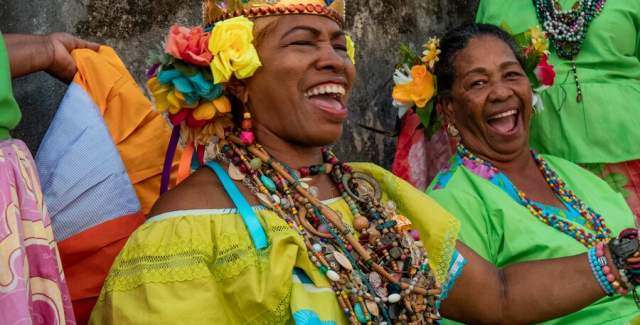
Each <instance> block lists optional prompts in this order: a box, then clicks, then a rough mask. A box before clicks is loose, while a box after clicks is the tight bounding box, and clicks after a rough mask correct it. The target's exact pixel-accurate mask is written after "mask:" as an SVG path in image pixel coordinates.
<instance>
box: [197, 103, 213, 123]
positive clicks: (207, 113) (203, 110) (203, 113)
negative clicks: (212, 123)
mask: <svg viewBox="0 0 640 325" xmlns="http://www.w3.org/2000/svg"><path fill="white" fill-rule="evenodd" d="M214 116H216V108H215V107H214V106H213V103H212V102H203V103H201V104H200V105H199V106H198V107H196V108H195V109H194V110H193V118H194V119H196V120H198V121H208V120H210V119H212V118H213V117H214Z"/></svg>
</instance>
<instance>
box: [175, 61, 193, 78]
mask: <svg viewBox="0 0 640 325" xmlns="http://www.w3.org/2000/svg"><path fill="white" fill-rule="evenodd" d="M173 66H174V67H175V68H176V70H178V71H179V72H180V73H182V74H183V75H185V76H193V75H195V74H196V73H197V72H198V68H197V67H195V66H193V65H191V64H187V63H184V62H181V61H176V62H175V63H174V64H173Z"/></svg>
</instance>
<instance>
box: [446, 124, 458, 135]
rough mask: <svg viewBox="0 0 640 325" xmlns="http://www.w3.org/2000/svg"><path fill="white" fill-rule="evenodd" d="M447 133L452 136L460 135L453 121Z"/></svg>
mask: <svg viewBox="0 0 640 325" xmlns="http://www.w3.org/2000/svg"><path fill="white" fill-rule="evenodd" d="M447 133H449V136H451V137H452V138H455V137H457V136H459V135H460V131H458V129H456V126H455V125H453V123H449V125H448V126H447Z"/></svg>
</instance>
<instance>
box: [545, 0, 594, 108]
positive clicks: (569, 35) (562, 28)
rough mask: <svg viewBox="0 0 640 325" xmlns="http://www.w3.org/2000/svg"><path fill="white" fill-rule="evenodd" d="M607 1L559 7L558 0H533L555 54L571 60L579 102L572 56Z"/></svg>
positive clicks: (587, 0)
mask: <svg viewBox="0 0 640 325" xmlns="http://www.w3.org/2000/svg"><path fill="white" fill-rule="evenodd" d="M605 2H606V0H578V1H577V2H576V3H575V4H574V6H573V8H571V10H562V9H561V8H560V4H559V3H558V1H557V0H533V5H534V6H535V9H536V14H537V16H538V20H539V21H540V23H541V24H542V27H543V28H544V30H545V31H546V32H547V33H549V36H550V39H551V42H552V43H553V46H554V48H555V49H556V53H557V54H558V56H559V57H560V58H562V59H565V60H571V70H572V72H573V78H574V81H575V83H576V88H577V97H576V100H577V101H578V102H581V101H582V89H581V87H580V80H579V78H578V70H577V68H576V62H575V58H576V56H577V55H578V53H579V52H580V48H581V47H582V42H583V41H584V38H585V37H586V35H587V31H588V29H589V25H590V24H591V22H592V21H593V19H594V18H595V17H597V16H598V14H600V12H601V11H602V8H603V7H604V4H605Z"/></svg>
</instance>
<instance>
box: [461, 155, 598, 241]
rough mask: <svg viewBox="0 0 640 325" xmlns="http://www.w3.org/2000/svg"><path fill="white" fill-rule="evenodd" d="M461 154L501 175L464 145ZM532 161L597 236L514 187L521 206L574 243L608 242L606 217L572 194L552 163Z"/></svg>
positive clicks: (536, 156) (549, 183)
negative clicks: (535, 202)
mask: <svg viewBox="0 0 640 325" xmlns="http://www.w3.org/2000/svg"><path fill="white" fill-rule="evenodd" d="M457 151H458V155H459V156H460V157H461V158H462V159H466V160H469V161H472V162H474V163H476V164H481V165H484V166H486V167H487V168H490V169H491V170H492V171H493V172H494V174H498V173H500V170H499V169H498V168H496V167H495V166H494V165H493V164H492V163H490V162H488V161H486V160H484V159H482V158H480V157H478V156H476V155H474V154H473V153H471V152H470V151H469V150H468V149H467V148H465V147H464V146H462V145H459V146H458V149H457ZM531 155H532V156H533V159H534V160H535V162H536V165H537V166H538V169H539V170H540V172H542V175H543V176H544V179H545V181H546V182H547V185H549V187H550V188H551V190H552V191H553V193H554V194H555V195H556V197H557V198H558V199H559V200H560V201H561V202H562V203H565V204H569V205H570V206H571V207H572V208H574V209H575V210H576V211H578V212H579V213H580V215H581V216H582V217H583V218H584V219H585V220H586V225H587V226H589V227H591V229H593V231H594V232H595V235H594V234H592V233H590V232H586V231H585V230H584V229H582V228H581V227H578V226H576V225H575V224H574V223H571V222H568V221H566V220H565V219H564V218H562V217H560V216H557V215H555V214H552V213H548V212H546V211H543V210H542V209H541V208H540V207H539V206H537V205H536V204H534V201H533V200H532V199H530V198H529V197H528V196H527V195H526V194H525V193H524V192H523V191H520V190H518V189H517V188H516V187H515V185H513V187H514V189H515V190H516V191H517V193H518V198H519V202H518V203H520V204H521V205H522V206H524V207H525V208H527V210H529V212H531V214H532V215H533V216H534V217H536V218H537V219H538V220H540V221H542V222H543V223H544V224H546V225H548V226H551V227H553V228H555V229H556V230H558V231H560V232H562V233H564V234H566V235H569V236H571V237H573V238H574V239H575V240H577V241H578V242H580V243H581V244H583V245H584V246H586V247H588V248H591V247H593V246H594V245H596V244H597V243H599V242H605V241H607V240H608V238H609V237H610V236H611V230H610V229H609V228H607V225H606V223H605V221H604V218H603V217H602V216H601V215H600V214H598V213H597V212H595V211H593V210H592V209H591V208H589V207H588V206H587V205H586V204H585V203H584V202H583V201H582V200H581V199H580V198H578V197H577V196H576V195H575V193H573V191H571V190H570V189H569V188H568V187H567V185H566V183H565V182H564V181H563V180H562V179H561V178H560V177H559V176H558V174H557V173H556V172H555V171H554V170H553V169H552V168H551V167H550V166H549V164H548V163H547V162H546V161H545V160H544V159H543V158H542V156H540V155H538V154H537V153H535V152H533V151H532V152H531Z"/></svg>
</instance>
